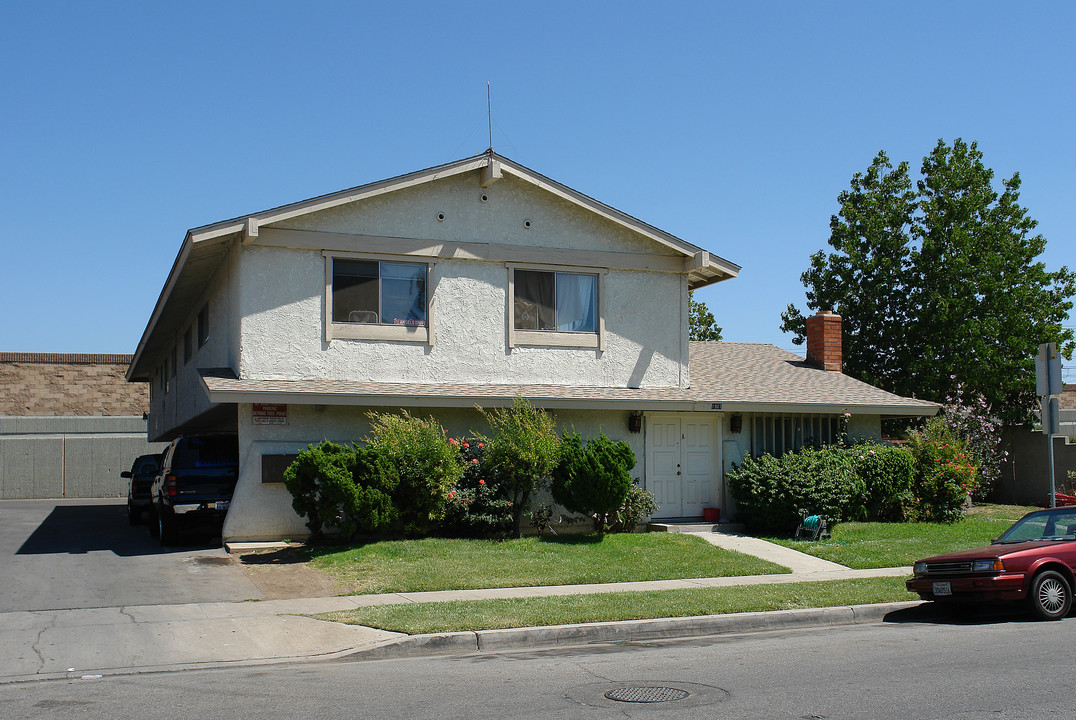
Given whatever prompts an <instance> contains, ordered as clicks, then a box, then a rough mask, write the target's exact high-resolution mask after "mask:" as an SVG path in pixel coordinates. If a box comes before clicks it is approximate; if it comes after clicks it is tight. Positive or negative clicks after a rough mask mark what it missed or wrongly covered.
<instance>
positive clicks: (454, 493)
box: [448, 490, 456, 498]
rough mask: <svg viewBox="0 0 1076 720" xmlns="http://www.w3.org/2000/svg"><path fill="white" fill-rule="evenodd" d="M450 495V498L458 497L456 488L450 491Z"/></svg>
mask: <svg viewBox="0 0 1076 720" xmlns="http://www.w3.org/2000/svg"><path fill="white" fill-rule="evenodd" d="M448 496H449V497H450V498H454V497H456V491H455V490H453V491H452V492H450V493H449V494H448Z"/></svg>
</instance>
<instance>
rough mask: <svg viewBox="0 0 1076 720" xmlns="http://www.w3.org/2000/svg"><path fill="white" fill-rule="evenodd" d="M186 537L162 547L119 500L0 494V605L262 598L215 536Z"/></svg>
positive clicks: (38, 606) (49, 607)
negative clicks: (12, 497) (2, 498)
mask: <svg viewBox="0 0 1076 720" xmlns="http://www.w3.org/2000/svg"><path fill="white" fill-rule="evenodd" d="M190 542H192V543H194V544H191V545H184V546H180V547H176V548H162V547H161V546H160V545H159V544H158V543H157V541H156V539H154V538H151V537H150V536H149V531H148V530H147V529H146V528H145V527H144V526H136V527H131V526H130V525H128V524H127V508H126V504H125V501H123V500H119V499H117V500H111V499H108V500H5V501H0V578H3V582H0V612H12V611H18V610H63V609H73V608H100V607H121V606H125V605H173V604H180V603H204V602H229V601H241V600H252V599H262V598H263V597H265V595H264V594H263V593H262V592H261V591H260V590H259V589H258V586H257V585H255V584H254V582H252V581H251V579H250V577H248V575H247V574H246V573H245V572H244V571H243V568H242V567H241V566H240V565H239V564H238V563H236V562H235V561H234V560H233V559H232V558H231V557H230V556H229V555H228V554H227V553H226V552H225V551H224V549H223V548H221V547H219V545H216V543H219V538H215V539H212V541H211V542H212V543H214V544H213V545H210V544H207V540H206V539H204V538H203V539H201V540H199V539H198V538H196V537H192V538H191V539H190ZM198 543H201V544H198Z"/></svg>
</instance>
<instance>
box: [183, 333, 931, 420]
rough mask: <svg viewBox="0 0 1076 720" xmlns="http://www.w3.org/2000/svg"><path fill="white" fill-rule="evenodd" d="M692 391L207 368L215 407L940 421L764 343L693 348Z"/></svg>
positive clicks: (922, 406)
mask: <svg viewBox="0 0 1076 720" xmlns="http://www.w3.org/2000/svg"><path fill="white" fill-rule="evenodd" d="M690 350H691V355H690V363H691V364H690V369H691V387H690V388H684V389H668V388H624V387H580V386H575V385H526V384H523V385H490V384H481V385H480V384H450V383H421V384H420V383H374V382H354V381H348V380H255V379H240V378H237V377H236V376H235V374H234V373H233V372H232V371H231V370H230V369H215V370H203V371H202V381H203V382H204V383H205V387H206V391H207V393H208V394H209V399H210V400H211V401H212V402H221V403H223V402H233V403H234V402H264V403H300V404H311V403H316V404H326V405H361V406H411V407H415V406H418V407H422V406H427V407H445V406H447V407H472V406H474V405H476V404H477V405H487V406H489V405H503V404H508V403H511V402H512V399H513V398H515V397H516V396H522V397H526V398H529V399H531V400H534V401H535V402H538V403H540V404H541V405H543V406H544V407H547V408H551V409H552V408H579V409H586V408H594V409H597V408H620V409H627V410H693V411H729V412H774V413H843V412H854V413H859V414H879V415H933V414H934V413H936V412H937V410H938V406H937V405H936V404H934V403H929V402H924V401H921V400H914V399H911V398H905V397H901V396H899V395H893V394H892V393H888V392H885V391H883V390H879V389H878V388H876V387H873V386H871V385H868V384H866V383H863V382H860V381H858V380H855V379H853V378H850V377H848V376H847V375H843V374H841V373H837V372H827V371H825V370H819V369H816V368H814V367H812V366H810V365H808V364H807V363H806V361H805V360H804V359H803V358H801V357H800V356H798V355H796V354H794V353H790V352H787V351H785V350H781V349H780V348H778V347H776V346H774V345H769V344H760V343H726V342H716V343H691V348H690Z"/></svg>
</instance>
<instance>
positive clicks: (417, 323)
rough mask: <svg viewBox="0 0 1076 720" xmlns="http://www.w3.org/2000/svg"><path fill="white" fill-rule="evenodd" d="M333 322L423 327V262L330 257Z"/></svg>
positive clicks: (424, 298)
mask: <svg viewBox="0 0 1076 720" xmlns="http://www.w3.org/2000/svg"><path fill="white" fill-rule="evenodd" d="M332 292H333V322H337V323H344V322H349V323H366V324H373V325H379V324H380V325H409V326H414V327H426V265H425V264H422V263H394V262H380V261H378V260H343V259H340V258H334V259H333V288H332Z"/></svg>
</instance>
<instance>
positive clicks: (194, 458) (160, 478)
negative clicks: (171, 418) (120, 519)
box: [150, 433, 239, 545]
mask: <svg viewBox="0 0 1076 720" xmlns="http://www.w3.org/2000/svg"><path fill="white" fill-rule="evenodd" d="M238 476H239V438H238V436H237V435H235V434H228V433H217V434H207V435H183V436H181V437H178V438H176V439H175V440H173V441H172V444H171V445H169V446H168V449H166V450H165V451H164V453H163V454H162V457H161V469H160V471H159V473H158V475H157V477H156V478H155V479H154V481H153V490H152V494H153V510H152V515H153V520H154V521H155V522H151V523H150V532H153V533H154V534H156V535H159V537H160V540H161V545H174V544H175V543H176V542H177V541H178V540H179V535H180V533H181V532H182V531H183V530H187V529H193V528H195V527H205V528H207V529H211V530H213V531H218V530H219V529H220V528H221V526H222V525H223V524H224V516H225V515H227V514H228V506H229V505H230V504H231V502H232V493H233V492H234V491H235V481H236V479H237V478H238Z"/></svg>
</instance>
